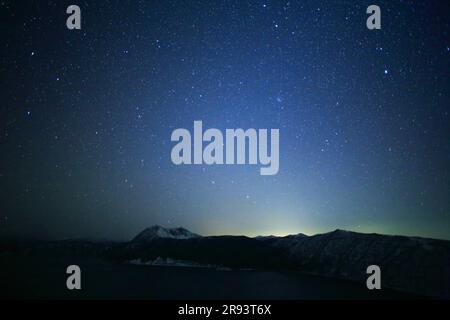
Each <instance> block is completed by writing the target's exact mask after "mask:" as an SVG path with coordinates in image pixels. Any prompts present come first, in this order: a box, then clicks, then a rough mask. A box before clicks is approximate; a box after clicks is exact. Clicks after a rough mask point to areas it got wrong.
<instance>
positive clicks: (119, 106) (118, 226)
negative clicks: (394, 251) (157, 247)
mask: <svg viewBox="0 0 450 320" xmlns="http://www.w3.org/2000/svg"><path fill="white" fill-rule="evenodd" d="M445 3H446V1H372V0H371V1H292V0H291V1H263V0H258V1H244V0H235V1H211V0H207V1H206V0H205V1H168V0H165V1H123V0H122V1H95V2H94V1H88V2H86V1H81V0H80V1H78V0H77V1H23V0H22V1H2V2H1V3H0V11H1V15H0V21H2V28H1V31H0V32H1V39H2V41H1V48H2V49H1V52H2V54H1V56H0V59H1V67H0V68H1V69H0V73H1V75H2V76H1V89H0V90H1V97H2V99H1V100H2V102H1V106H0V148H1V149H0V150H1V157H0V197H1V202H0V234H3V235H11V236H18V237H40V238H67V237H92V238H110V239H128V238H130V237H132V236H134V235H135V234H136V233H137V232H139V231H141V230H142V229H143V228H145V227H147V226H150V225H153V224H160V225H163V226H166V227H178V226H183V227H185V228H188V229H190V230H191V231H194V232H197V233H200V234H204V235H215V234H245V235H249V236H254V235H258V234H276V235H285V234H289V233H298V232H303V233H306V234H315V233H320V232H328V231H332V230H334V229H336V228H340V229H348V230H354V231H361V232H377V233H387V234H405V235H415V236H426V237H435V238H445V239H450V197H449V191H450V148H449V142H450V139H449V138H450V116H449V113H450V105H449V101H450V100H449V99H450V91H449V88H450V79H449V70H450V65H449V61H450V60H449V57H450V40H449V31H450V28H449V20H448V17H449V10H448V8H447V6H446V4H445ZM70 4H77V5H79V6H80V7H81V11H82V29H81V30H75V31H69V30H68V29H67V28H66V19H67V17H68V15H67V14H66V8H67V6H68V5H70ZM370 4H377V5H379V6H380V7H381V13H382V29H381V30H374V31H369V30H368V29H367V28H366V19H367V17H368V15H367V14H366V8H367V6H368V5H370ZM194 120H202V121H203V126H204V128H218V129H220V130H223V131H224V130H225V129H226V128H244V129H247V128H256V129H258V128H279V129H280V170H279V172H278V174H277V175H274V176H261V175H260V174H259V167H260V166H259V165H246V166H237V165H234V166H229V165H222V166H219V165H213V166H206V165H191V166H188V165H184V166H175V165H174V164H173V163H172V162H171V159H170V152H171V149H172V147H173V145H174V144H175V143H173V142H171V141H170V135H171V133H172V131H173V130H174V129H176V128H187V129H189V130H191V132H192V130H193V121H194Z"/></svg>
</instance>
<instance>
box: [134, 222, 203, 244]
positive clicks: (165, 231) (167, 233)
mask: <svg viewBox="0 0 450 320" xmlns="http://www.w3.org/2000/svg"><path fill="white" fill-rule="evenodd" d="M199 237H201V236H200V235H198V234H195V233H193V232H190V231H189V230H187V229H184V228H163V227H161V226H157V225H155V226H152V227H149V228H147V229H145V230H144V231H142V232H141V233H139V234H138V235H137V236H136V237H134V239H133V241H150V240H153V239H157V238H166V239H167V238H168V239H192V238H199Z"/></svg>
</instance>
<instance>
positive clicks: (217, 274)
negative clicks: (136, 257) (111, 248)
mask: <svg viewBox="0 0 450 320" xmlns="http://www.w3.org/2000/svg"><path fill="white" fill-rule="evenodd" d="M71 264H77V265H79V266H80V268H81V272H82V277H81V278H82V290H78V291H77V290H74V291H69V290H67V289H66V279H67V276H68V275H67V274H66V272H65V271H66V267H67V266H68V265H71ZM0 270H1V273H0V298H2V299H5V298H6V299H179V300H183V299H416V298H418V297H417V296H413V295H409V294H404V293H400V292H395V291H390V290H386V289H382V290H378V291H369V290H368V289H366V288H365V287H364V286H361V285H359V284H355V283H352V282H346V281H340V280H333V279H327V278H321V277H314V276H307V275H301V274H297V273H292V272H268V271H246V270H233V271H217V270H213V269H205V268H186V267H149V266H136V265H126V264H115V263H111V262H107V261H103V260H98V259H87V258H78V257H77V258H73V257H72V258H70V257H64V258H61V257H60V258H50V257H45V256H35V255H32V256H30V255H21V256H11V255H6V256H1V257H0Z"/></svg>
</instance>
